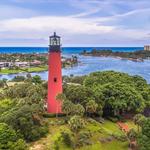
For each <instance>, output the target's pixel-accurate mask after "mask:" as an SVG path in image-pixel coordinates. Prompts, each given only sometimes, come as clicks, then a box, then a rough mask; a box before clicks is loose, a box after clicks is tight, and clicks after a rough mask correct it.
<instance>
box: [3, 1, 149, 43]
mask: <svg viewBox="0 0 150 150" xmlns="http://www.w3.org/2000/svg"><path fill="white" fill-rule="evenodd" d="M54 31H56V32H57V33H58V34H59V35H60V36H61V37H62V44H63V46H143V45H145V44H150V0H0V46H47V45H48V36H49V35H51V34H52V32H54Z"/></svg>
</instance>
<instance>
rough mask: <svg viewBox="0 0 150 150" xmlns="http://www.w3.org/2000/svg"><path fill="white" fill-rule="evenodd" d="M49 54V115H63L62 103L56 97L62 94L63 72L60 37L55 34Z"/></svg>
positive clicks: (52, 37)
mask: <svg viewBox="0 0 150 150" xmlns="http://www.w3.org/2000/svg"><path fill="white" fill-rule="evenodd" d="M49 42H50V44H49V54H48V59H49V60H48V65H49V68H48V100H47V111H48V113H54V114H55V113H56V114H58V113H62V109H61V101H59V100H56V96H57V95H58V94H61V93H62V71H61V65H62V64H61V44H60V37H59V36H57V35H56V33H55V32H54V35H53V36H50V39H49Z"/></svg>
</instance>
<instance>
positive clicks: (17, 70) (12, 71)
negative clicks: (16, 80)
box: [0, 66, 48, 74]
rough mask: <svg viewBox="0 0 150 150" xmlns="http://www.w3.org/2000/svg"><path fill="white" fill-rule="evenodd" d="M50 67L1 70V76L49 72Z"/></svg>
mask: <svg viewBox="0 0 150 150" xmlns="http://www.w3.org/2000/svg"><path fill="white" fill-rule="evenodd" d="M47 70H48V67H47V66H38V67H30V68H17V69H13V68H12V69H9V68H6V69H1V70H0V73H1V74H15V73H20V72H42V71H47Z"/></svg>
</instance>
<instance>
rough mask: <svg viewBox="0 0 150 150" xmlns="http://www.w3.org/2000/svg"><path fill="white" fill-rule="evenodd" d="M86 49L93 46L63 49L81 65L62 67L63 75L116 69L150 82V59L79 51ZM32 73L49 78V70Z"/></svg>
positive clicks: (1, 76) (121, 49)
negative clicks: (94, 54)
mask: <svg viewBox="0 0 150 150" xmlns="http://www.w3.org/2000/svg"><path fill="white" fill-rule="evenodd" d="M0 49H1V48H0ZM84 49H86V50H90V49H91V48H88V49H87V48H67V49H65V50H64V51H63V55H64V56H67V57H69V56H71V55H72V54H76V55H77V56H78V58H79V61H80V63H79V65H76V66H74V67H72V68H65V69H62V73H63V75H70V74H73V75H85V74H89V73H90V72H94V71H104V70H114V71H120V72H125V73H129V74H130V75H140V76H142V77H143V78H145V79H146V80H147V82H148V83H150V60H145V61H144V62H133V61H130V60H122V59H117V58H112V57H91V56H80V55H79V53H80V52H81V50H84ZM99 49H100V48H99ZM103 49H108V48H103ZM109 49H110V48H109ZM111 49H112V48H111ZM139 49H142V48H113V50H114V51H136V50H139ZM40 51H41V50H40ZM24 52H25V51H24ZM30 52H31V51H30ZM38 52H39V51H38ZM41 52H43V51H41ZM31 74H32V76H34V75H39V76H41V78H42V79H44V80H47V77H48V73H47V71H45V72H39V73H31ZM17 75H24V76H25V75H26V73H19V74H17ZM14 76H16V74H11V75H0V78H7V79H12V78H13V77H14Z"/></svg>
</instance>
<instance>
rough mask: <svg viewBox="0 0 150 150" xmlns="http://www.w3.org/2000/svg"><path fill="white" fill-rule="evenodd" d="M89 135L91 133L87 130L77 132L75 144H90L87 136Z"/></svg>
mask: <svg viewBox="0 0 150 150" xmlns="http://www.w3.org/2000/svg"><path fill="white" fill-rule="evenodd" d="M90 137H91V133H90V132H89V131H82V132H80V133H79V134H78V139H77V143H76V145H77V146H84V145H90V144H92V143H91V141H90V140H89V138H90Z"/></svg>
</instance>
